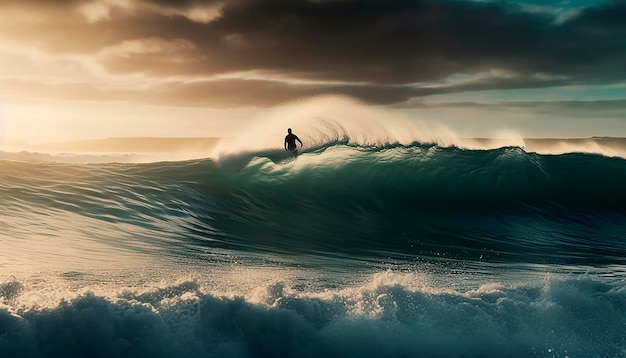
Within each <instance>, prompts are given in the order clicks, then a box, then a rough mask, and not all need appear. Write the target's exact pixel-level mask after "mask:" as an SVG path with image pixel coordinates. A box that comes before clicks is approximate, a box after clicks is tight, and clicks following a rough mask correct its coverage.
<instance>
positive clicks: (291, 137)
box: [285, 128, 303, 156]
mask: <svg viewBox="0 0 626 358" xmlns="http://www.w3.org/2000/svg"><path fill="white" fill-rule="evenodd" d="M287 133H288V134H287V136H286V137H285V150H288V151H290V152H291V153H293V155H294V156H298V147H297V146H296V141H298V142H300V147H302V145H303V144H302V141H301V140H300V138H298V136H297V135H295V134H293V133H291V128H287Z"/></svg>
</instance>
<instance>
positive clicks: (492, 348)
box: [0, 272, 626, 357]
mask: <svg viewBox="0 0 626 358" xmlns="http://www.w3.org/2000/svg"><path fill="white" fill-rule="evenodd" d="M410 282H419V283H418V284H417V285H415V284H411V283H410ZM261 288H262V289H260V290H259V291H258V294H257V295H256V296H250V297H247V298H244V297H242V296H235V297H228V296H217V295H214V294H211V291H210V290H209V291H207V288H206V287H203V286H202V284H200V283H199V282H197V281H184V282H180V283H177V284H171V285H167V286H164V287H161V288H151V289H147V290H137V289H135V290H125V291H123V292H122V293H120V294H118V295H116V296H115V297H111V298H107V297H103V296H98V295H96V294H94V293H87V294H82V295H79V296H78V297H76V298H73V299H70V300H66V301H63V302H61V303H60V304H59V305H58V306H55V307H50V308H36V307H35V308H32V307H26V308H25V307H23V308H15V309H8V308H6V307H3V308H0V355H2V356H3V357H59V356H64V357H113V356H115V357H198V356H201V357H270V356H271V357H319V356H328V357H345V356H358V357H380V356H386V357H406V356H436V357H448V356H510V357H528V356H620V355H623V353H624V351H625V349H626V345H625V343H624V339H623V331H624V329H625V328H626V318H625V317H626V304H625V302H626V287H625V286H624V285H623V282H622V283H611V282H602V281H598V280H592V279H590V278H580V279H567V278H564V279H550V280H546V281H544V282H540V283H533V284H531V283H527V284H517V285H513V286H505V285H500V284H497V283H490V284H484V285H482V286H480V287H477V288H475V289H470V290H466V291H455V290H451V289H442V288H438V287H437V286H429V285H428V284H426V283H424V282H423V280H422V278H421V277H420V276H419V275H417V274H398V273H393V272H384V273H380V274H376V275H374V276H372V277H370V278H369V279H368V280H367V281H366V282H364V283H362V284H358V285H353V286H351V287H343V288H339V289H334V290H325V291H321V292H313V291H307V290H303V289H298V288H295V287H293V286H290V285H289V284H288V283H285V282H275V283H272V284H269V285H266V286H264V287H261ZM0 292H1V291H0ZM0 298H2V297H0Z"/></svg>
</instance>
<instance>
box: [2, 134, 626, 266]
mask: <svg viewBox="0 0 626 358" xmlns="http://www.w3.org/2000/svg"><path fill="white" fill-rule="evenodd" d="M2 167H3V170H2V174H0V175H1V176H2V184H1V185H2V186H1V187H0V190H1V191H2V195H3V197H4V198H6V199H5V202H4V207H3V208H2V214H3V215H5V217H8V218H11V220H9V221H8V222H9V224H2V225H4V227H3V229H5V230H8V231H9V232H11V231H14V232H15V231H16V229H15V228H16V227H19V226H20V225H26V224H25V223H26V222H37V221H41V220H45V222H46V230H48V229H49V228H50V227H53V228H54V227H57V229H58V230H62V229H63V227H64V225H67V222H68V221H72V220H73V221H74V222H75V223H76V225H84V226H85V227H84V228H82V231H81V232H84V235H85V237H88V238H89V240H96V241H107V240H109V239H110V237H109V236H107V234H106V233H107V232H110V233H111V234H110V235H111V237H112V236H115V234H114V233H115V232H119V231H120V230H123V231H125V232H133V235H132V237H129V238H128V239H127V240H119V239H118V240H117V241H116V242H115V245H122V246H124V247H126V248H127V249H128V250H140V251H145V252H150V251H151V250H154V249H155V248H156V249H159V250H166V251H168V252H172V253H174V254H177V253H184V254H190V253H193V254H194V255H209V254H211V253H213V252H215V250H239V251H246V252H256V251H259V252H271V253H276V254H289V255H292V254H316V255H317V254H319V255H331V256H332V255H338V256H342V257H351V258H356V259H358V260H372V259H374V260H375V259H376V258H378V257H381V256H383V257H396V258H401V259H402V258H408V259H414V258H433V259H441V258H444V259H464V260H491V261H503V262H531V263H560V264H569V263H575V264H583V263H590V262H593V263H602V264H611V263H623V261H624V259H623V257H626V255H624V254H626V244H624V240H623V239H624V234H623V233H624V232H626V206H624V204H623V203H624V202H626V186H625V185H624V184H623V183H625V182H626V160H624V159H621V158H609V157H603V156H599V155H589V154H576V153H572V154H564V155H554V156H545V155H538V154H532V153H526V152H524V151H523V150H521V149H519V148H516V147H508V148H500V149H494V150H462V149H458V148H439V147H436V146H425V145H411V146H387V147H356V146H349V145H346V144H342V143H338V144H334V145H329V146H324V147H320V148H316V149H314V150H311V151H309V152H306V153H303V154H302V155H300V156H299V157H298V158H297V159H295V160H294V159H293V158H291V157H290V155H289V154H288V153H284V152H282V151H265V152H254V153H242V154H239V155H236V156H230V157H225V158H220V159H219V160H209V159H206V160H192V161H184V162H160V163H150V164H92V165H77V164H54V163H47V164H46V163H43V164H42V163H40V164H32V163H30V164H29V163H19V162H2ZM76 218H82V219H81V220H79V221H76ZM90 228H98V230H97V232H98V234H97V235H100V236H101V237H96V238H93V235H96V234H93V232H95V231H96V230H91V229H90ZM103 228H108V230H103ZM103 233H104V234H103ZM29 234H31V235H32V228H31V231H29ZM15 235H19V232H15Z"/></svg>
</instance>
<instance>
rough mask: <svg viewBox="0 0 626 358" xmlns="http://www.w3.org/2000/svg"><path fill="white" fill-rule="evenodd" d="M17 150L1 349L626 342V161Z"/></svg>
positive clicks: (446, 348) (209, 352) (190, 350)
mask: <svg viewBox="0 0 626 358" xmlns="http://www.w3.org/2000/svg"><path fill="white" fill-rule="evenodd" d="M22 155H23V154H22ZM4 158H5V160H2V161H0V198H2V205H1V206H0V218H1V219H0V240H1V241H0V248H1V251H0V273H2V276H0V299H2V301H1V302H2V306H1V307H2V308H1V309H0V355H1V356H2V357H18V356H19V357H40V356H89V357H97V356H101V357H110V356H119V357H125V356H128V357H137V356H141V357H144V356H146V357H148V356H149V357H161V356H163V357H173V356H176V357H199V356H200V357H229V356H234V357H239V356H246V357H280V356H294V357H295V356H298V357H300V356H311V357H313V356H401V357H407V356H409V357H413V356H523V357H528V356H559V357H564V356H572V357H576V356H624V355H626V336H625V335H624V333H623V332H625V331H626V279H625V277H626V276H625V273H626V265H625V264H626V204H625V203H626V160H625V159H623V158H620V157H607V156H602V155H597V154H584V153H564V154H560V155H540V154H537V153H528V152H525V151H524V150H522V149H520V148H518V147H503V148H498V149H489V150H467V149H465V150H464V149H459V148H457V147H448V148H443V147H439V146H436V145H424V144H419V143H414V144H411V145H385V146H359V145H353V144H347V143H335V144H328V145H322V146H319V147H316V148H313V149H309V150H308V151H305V152H304V153H303V154H302V155H301V156H300V157H298V159H297V160H291V159H290V158H289V157H288V156H286V155H285V154H284V153H283V152H280V151H272V150H265V151H251V152H248V153H243V154H236V155H231V156H226V157H222V158H220V159H219V160H217V159H200V160H187V161H174V162H155V163H143V164H138V163H98V164H86V163H70V162H69V161H67V160H65V162H55V161H51V160H46V161H37V162H33V161H23V160H12V159H22V158H21V157H20V158H16V157H12V155H11V154H9V153H4ZM2 280H4V282H3V283H2Z"/></svg>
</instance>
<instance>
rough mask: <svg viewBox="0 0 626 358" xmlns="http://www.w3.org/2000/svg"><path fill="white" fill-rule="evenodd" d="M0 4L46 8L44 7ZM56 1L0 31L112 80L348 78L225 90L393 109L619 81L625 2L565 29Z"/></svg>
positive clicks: (344, 7) (424, 5) (371, 14)
mask: <svg viewBox="0 0 626 358" xmlns="http://www.w3.org/2000/svg"><path fill="white" fill-rule="evenodd" d="M3 1H7V3H6V4H8V5H7V6H13V7H17V6H29V7H30V8H34V7H35V6H47V9H50V5H49V4H50V3H51V2H49V1H44V0H38V1H35V0H27V1H17V0H3ZM54 3H55V4H56V7H55V11H52V12H50V15H49V16H48V15H46V14H43V13H42V14H41V15H42V16H43V17H44V20H42V21H40V22H30V23H19V22H17V23H10V24H5V25H0V33H4V34H7V35H8V36H12V37H13V38H17V39H20V40H21V41H23V42H24V43H25V44H30V45H35V46H39V47H41V48H44V49H45V50H46V51H50V52H53V53H78V54H88V55H94V56H96V55H97V56H98V57H97V58H98V60H99V61H100V63H101V65H102V66H104V68H105V69H106V70H108V71H109V72H111V73H115V74H132V73H143V74H146V75H149V76H152V77H155V78H168V77H171V76H186V77H189V78H192V77H195V76H212V75H220V74H226V73H236V72H246V71H253V72H255V73H256V74H258V75H262V76H266V77H267V78H272V79H279V78H286V77H288V78H291V79H298V80H314V81H322V82H323V81H332V83H341V82H343V83H346V84H343V85H342V84H338V85H311V84H306V85H301V86H298V85H294V84H282V85H278V86H276V85H272V86H269V87H268V86H258V84H260V83H264V84H265V83H272V82H271V81H258V82H255V83H254V85H251V86H249V87H244V86H239V84H240V83H241V81H240V82H238V83H237V85H233V87H237V88H239V90H240V91H241V92H240V93H242V95H243V94H246V95H251V96H267V95H266V94H260V93H255V92H254V90H255V89H259V90H268V91H275V93H276V94H275V95H274V96H267V97H268V101H270V102H271V98H275V99H284V98H290V97H294V96H296V95H300V94H301V93H314V94H315V93H317V92H320V93H322V92H332V93H337V92H341V93H345V94H348V95H354V96H359V97H361V98H363V99H373V100H374V102H376V103H397V102H403V101H406V100H408V99H410V98H412V97H415V96H423V95H428V94H432V93H445V92H456V91H460V90H468V89H504V88H529V87H541V86H552V85H555V84H559V85H564V84H603V83H610V82H616V81H623V80H624V79H626V66H624V63H626V41H625V40H624V39H625V38H626V21H624V19H626V2H625V1H614V2H607V3H605V4H602V5H598V6H595V7H588V8H585V9H582V11H580V13H578V14H577V15H576V16H573V17H571V18H569V19H567V20H566V21H564V22H557V21H556V18H555V17H553V16H552V15H550V14H548V13H538V12H527V11H524V8H522V7H518V6H516V5H513V4H508V3H491V2H474V1H453V0H385V1H383V0H354V1H345V0H343V1H316V2H314V1H306V0H235V1H225V2H220V1H216V0H213V1H200V0H197V1H192V0H187V1H165V0H142V1H139V2H134V3H132V4H134V5H133V6H130V7H128V8H123V7H118V6H113V7H111V8H109V9H108V12H107V14H106V15H107V16H106V17H103V18H102V19H100V20H99V21H91V22H89V21H87V20H86V18H85V16H84V15H83V14H81V13H79V12H78V11H76V9H77V8H78V6H79V3H80V2H78V1H69V0H63V1H58V2H54ZM45 4H47V5H45ZM219 4H224V5H222V7H221V10H220V12H219V16H217V17H216V18H213V19H212V20H211V21H206V22H202V21H198V20H197V19H194V18H193V17H190V16H184V13H183V12H182V11H187V10H192V9H202V8H203V7H204V8H206V7H210V6H218V5H219ZM0 6H5V5H0ZM159 9H162V10H163V11H159ZM165 10H169V11H170V12H168V11H165ZM171 10H178V11H180V12H176V13H172V12H171ZM493 69H497V70H499V71H501V72H505V73H506V76H503V77H498V76H494V77H489V76H487V77H484V76H483V77H480V79H478V80H476V81H474V82H472V83H469V84H468V83H464V84H458V85H456V84H454V83H451V84H449V85H448V86H445V87H441V86H440V87H439V88H437V89H432V86H428V87H429V88H423V89H420V88H416V85H415V84H433V83H438V82H441V81H443V80H445V79H446V78H448V77H449V76H452V75H455V74H463V75H469V76H471V75H473V74H479V73H489V71H491V70H493ZM215 83H216V82H211V86H213V85H214V84H215ZM417 86H418V87H419V85H417ZM185 88H191V87H189V86H186V87H185ZM289 93H292V94H293V95H291V96H290V95H289ZM270 97H271V98H270Z"/></svg>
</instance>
